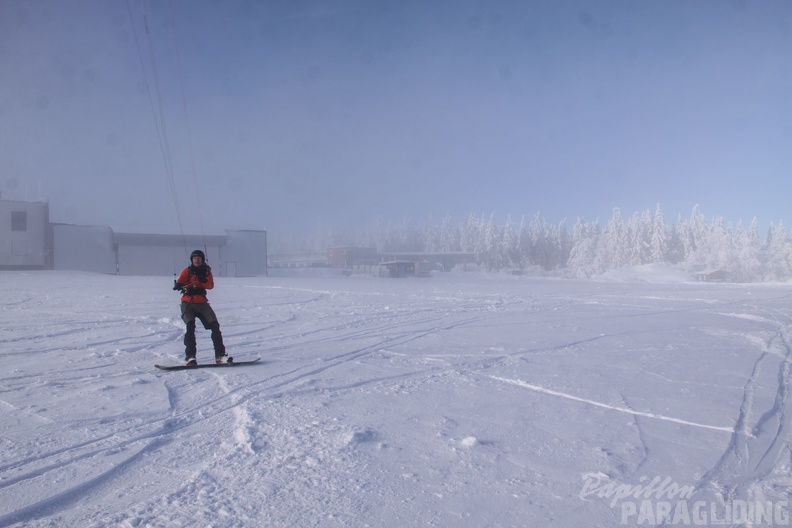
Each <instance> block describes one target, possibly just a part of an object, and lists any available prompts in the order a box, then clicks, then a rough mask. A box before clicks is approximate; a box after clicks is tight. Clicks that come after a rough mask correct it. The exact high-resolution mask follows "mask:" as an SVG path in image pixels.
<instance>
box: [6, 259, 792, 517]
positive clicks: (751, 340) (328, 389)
mask: <svg viewBox="0 0 792 528" xmlns="http://www.w3.org/2000/svg"><path fill="white" fill-rule="evenodd" d="M641 273H642V274H645V273H646V270H645V269H644V270H642V272H641ZM638 279H639V280H628V279H626V278H625V277H624V276H620V277H616V278H612V280H602V281H571V280H552V279H527V278H520V277H511V276H497V275H484V274H473V273H471V274H466V273H448V274H441V275H437V276H435V277H433V278H430V279H404V280H388V279H375V278H369V277H336V276H326V277H302V276H291V277H288V276H285V277H269V278H263V277H262V278H254V279H230V278H218V279H217V287H216V289H215V290H214V291H213V292H211V293H210V300H211V301H212V304H213V306H214V308H215V310H216V311H217V313H218V316H219V318H220V322H221V326H222V330H223V333H224V337H225V340H226V345H227V346H228V349H229V352H230V353H231V354H232V355H234V356H235V357H237V358H238V359H245V358H254V357H259V356H260V357H262V358H263V359H262V363H261V364H259V365H256V366H251V367H238V368H235V369H231V368H229V369H205V370H192V371H181V372H162V371H158V370H156V369H154V368H153V365H154V364H155V363H177V362H181V358H182V345H181V337H182V331H183V325H182V323H181V321H180V320H179V319H178V305H177V299H178V295H177V294H176V293H175V292H173V291H171V289H170V287H171V284H172V282H171V279H170V278H168V277H161V278H152V277H116V276H105V275H96V274H88V273H77V272H74V273H71V272H0V328H2V330H0V355H1V356H2V360H3V361H2V363H3V367H2V370H0V452H2V457H0V526H14V527H21V526H26V527H27V526H29V527H45V526H46V527H56V526H57V527H63V526H80V527H100V526H101V527H105V526H120V527H182V526H183V527H199V526H200V527H204V526H211V527H239V526H246V527H247V526H284V527H302V526H331V527H332V526H339V527H340V526H476V527H478V526H554V527H570V528H572V527H582V526H603V527H604V526H620V525H630V526H633V525H642V526H647V525H660V524H663V523H662V519H659V518H658V517H660V516H661V515H660V514H662V513H663V511H666V510H664V508H666V509H667V507H666V506H665V503H668V504H670V505H671V507H672V508H673V509H672V511H671V513H672V514H673V512H674V511H676V512H677V516H676V517H673V516H672V515H671V514H669V517H668V519H667V521H668V522H666V525H685V524H688V525H693V524H696V523H695V522H694V521H695V520H696V518H691V519H688V522H687V523H685V522H684V520H685V519H684V517H680V516H681V515H682V511H681V510H682V509H687V510H688V512H689V514H690V515H691V516H693V515H694V508H695V507H696V504H699V506H701V505H702V504H703V505H704V506H701V508H699V510H697V512H696V513H698V514H699V515H703V516H704V517H699V518H698V519H699V520H701V519H703V520H705V521H706V524H715V521H717V520H724V519H723V518H721V517H718V515H721V516H722V515H727V514H729V513H730V512H731V513H735V512H736V509H735V507H734V504H737V505H752V506H757V505H760V506H762V507H763V506H765V505H771V506H772V507H773V508H775V511H774V515H775V517H772V518H771V521H772V522H775V523H776V524H783V514H788V511H787V510H788V508H787V506H786V505H785V504H784V502H783V501H785V500H788V499H787V497H788V496H789V493H790V490H792V475H790V471H792V469H791V468H790V465H791V464H790V445H789V433H790V420H791V419H792V408H790V406H791V405H792V403H790V401H791V400H790V399H789V397H788V387H789V380H790V350H792V345H790V342H791V340H792V328H791V327H790V321H792V319H791V317H792V304H790V299H791V298H792V295H790V294H792V288H791V287H790V286H788V285H749V286H741V285H724V284H699V283H690V282H681V281H679V280H673V281H671V282H663V283H657V282H655V281H651V280H646V278H645V277H638ZM198 343H199V360H200V359H204V360H208V359H210V358H211V356H212V352H211V350H210V340H209V336H208V332H206V331H204V330H202V329H199V331H198ZM653 480H654V481H655V482H657V481H665V482H666V483H669V482H670V483H671V484H672V485H674V486H676V487H677V488H679V490H677V488H670V487H665V488H657V487H654V488H644V489H641V488H636V486H647V485H648V484H649V483H651V482H652V481H653ZM677 491H678V493H677ZM624 495H628V496H624ZM735 501H737V502H735ZM703 508H706V509H707V510H706V511H704V509H703ZM746 515H747V514H746ZM751 515H752V516H754V517H756V516H758V515H759V514H758V513H757V512H756V511H754V512H753V513H751ZM735 517H738V516H737V515H735ZM766 519H767V517H765V518H762V519H760V520H761V521H762V522H764V521H765V520H766ZM726 520H727V521H737V522H733V523H732V524H740V522H739V521H741V520H743V521H744V520H746V519H739V518H735V519H726ZM748 520H753V519H748ZM788 523H789V518H788V516H787V524H788ZM699 524H700V523H699ZM760 525H762V524H760Z"/></svg>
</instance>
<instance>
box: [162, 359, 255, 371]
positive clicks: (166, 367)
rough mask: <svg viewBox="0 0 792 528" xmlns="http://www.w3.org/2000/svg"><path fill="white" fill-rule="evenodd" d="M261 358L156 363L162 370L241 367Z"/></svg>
mask: <svg viewBox="0 0 792 528" xmlns="http://www.w3.org/2000/svg"><path fill="white" fill-rule="evenodd" d="M260 360H261V358H256V359H251V360H249V361H234V362H233V363H221V364H219V365H218V364H217V363H198V364H197V365H189V366H188V365H154V366H155V367H157V368H158V369H160V370H190V369H199V368H215V367H241V366H242V365H252V364H254V363H257V362H258V361H260Z"/></svg>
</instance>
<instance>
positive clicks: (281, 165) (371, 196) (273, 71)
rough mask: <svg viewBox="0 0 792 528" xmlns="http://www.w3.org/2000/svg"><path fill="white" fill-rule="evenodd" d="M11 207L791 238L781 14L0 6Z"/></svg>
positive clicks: (346, 4)
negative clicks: (784, 229) (712, 229)
mask: <svg viewBox="0 0 792 528" xmlns="http://www.w3.org/2000/svg"><path fill="white" fill-rule="evenodd" d="M144 14H145V15H146V18H147V19H148V32H147V31H146V29H145V25H144ZM161 137H162V138H164V139H162V140H161V139H160V138H161ZM166 160H167V161H166ZM171 183H172V184H173V188H174V189H175V192H174V191H173V190H172V188H171ZM0 191H1V192H2V196H3V197H4V198H9V199H31V200H38V199H46V200H48V201H49V202H50V205H51V217H52V220H53V221H56V222H70V223H85V224H102V225H113V226H126V227H137V228H149V227H151V228H155V227H156V228H158V229H160V228H172V229H175V230H178V229H179V218H178V216H177V210H178V211H180V213H181V221H182V224H183V225H184V227H185V228H189V229H193V228H197V227H199V226H200V224H201V223H203V225H204V226H205V227H210V228H263V227H266V228H269V229H271V230H272V229H277V230H283V229H286V228H287V227H288V226H292V225H297V226H309V227H310V226H313V225H315V224H316V223H317V221H318V220H319V219H321V220H323V221H325V222H327V223H329V224H331V225H348V224H352V223H355V222H367V221H369V220H371V219H373V218H374V217H376V216H378V215H383V216H384V217H386V218H388V219H393V220H400V219H402V218H404V217H407V216H409V217H410V218H412V219H413V220H415V221H416V222H422V221H423V220H425V219H426V218H428V216H429V215H430V214H432V215H433V216H434V217H435V218H436V219H440V218H442V217H443V216H444V215H445V214H446V213H450V214H451V215H452V216H453V217H454V218H455V219H459V220H460V221H461V220H462V219H463V218H464V217H466V216H467V215H468V214H469V213H472V212H475V213H486V214H489V213H491V212H495V213H496V215H498V216H500V217H501V218H503V219H505V216H506V215H507V214H512V215H513V216H515V217H517V218H519V217H520V216H522V215H526V216H528V217H532V216H533V215H534V214H535V213H536V212H537V211H538V212H541V213H542V215H543V216H544V217H545V218H546V219H547V220H549V221H551V222H557V221H560V220H562V219H564V218H567V219H568V222H569V225H570V226H571V224H572V223H574V220H575V219H576V218H577V217H582V218H584V219H586V220H594V219H595V218H599V219H600V220H601V221H603V222H606V221H607V220H608V219H609V218H610V216H611V209H612V208H613V207H620V208H621V209H622V211H623V214H625V215H629V214H631V213H632V212H634V211H644V210H646V209H650V210H652V211H654V208H655V205H656V204H657V203H658V202H659V203H660V204H662V206H663V208H664V210H665V213H666V217H667V220H668V221H670V222H674V221H675V220H676V217H677V214H678V213H680V212H681V213H683V214H684V215H685V216H687V215H689V213H690V211H691V209H692V207H693V205H695V204H700V206H701V210H702V212H703V213H704V214H705V215H706V216H708V217H712V216H715V215H721V216H723V217H724V218H726V219H727V220H730V221H737V220H740V219H743V220H744V221H745V222H746V223H747V222H749V221H750V220H751V219H752V218H753V217H754V216H756V217H757V218H758V219H759V220H760V222H762V223H763V224H767V223H769V222H770V221H776V222H777V221H779V220H783V221H785V223H786V224H788V225H789V224H790V222H792V215H790V214H789V211H790V201H792V2H790V1H789V0H761V1H760V0H756V1H753V0H745V1H742V0H712V1H695V0H679V1H674V0H643V1H635V0H614V1H605V0H602V1H588V2H586V1H564V0H547V1H532V0H524V1H518V0H513V1H498V0H486V1H484V0H482V1H448V0H442V1H441V0H437V1H431V0H420V1H419V0H413V1H411V0H406V1H405V0H400V1H392V0H391V1H376V0H350V1H342V0H338V1H318V0H317V1H312V0H307V1H299V0H294V1H292V0H280V1H259V0H224V1H221V0H216V1H209V0H144V1H141V0H128V1H127V0H79V1H74V2H71V1H70V2H66V1H63V0H0ZM177 203H178V209H177Z"/></svg>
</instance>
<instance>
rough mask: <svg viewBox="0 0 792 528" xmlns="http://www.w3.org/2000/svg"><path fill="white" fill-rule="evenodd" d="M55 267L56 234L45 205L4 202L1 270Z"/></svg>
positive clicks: (0, 213) (1, 203) (0, 218)
mask: <svg viewBox="0 0 792 528" xmlns="http://www.w3.org/2000/svg"><path fill="white" fill-rule="evenodd" d="M51 267H52V231H51V229H50V223H49V206H48V205H47V203H45V202H21V201H17V200H0V269H49V268H51Z"/></svg>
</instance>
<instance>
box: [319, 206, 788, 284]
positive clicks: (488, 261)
mask: <svg viewBox="0 0 792 528" xmlns="http://www.w3.org/2000/svg"><path fill="white" fill-rule="evenodd" d="M314 244H315V245H316V246H317V249H320V247H323V248H327V247H329V246H332V245H355V246H376V247H377V249H378V250H379V251H380V252H407V251H416V252H431V253H451V252H465V253H471V254H473V255H474V258H475V261H476V263H477V264H478V265H479V266H481V267H482V268H483V269H486V270H488V271H504V270H520V271H523V272H526V271H527V272H530V271H537V272H554V273H557V274H562V275H564V276H568V277H580V278H582V277H591V276H595V275H599V274H602V273H604V272H606V271H608V270H613V269H618V268H622V267H626V266H636V265H641V264H650V263H665V264H672V265H677V266H679V267H681V268H682V269H684V270H686V271H688V272H690V273H707V272H711V271H719V272H721V273H723V274H724V275H725V276H726V277H727V280H733V281H735V282H756V281H784V280H789V279H792V240H790V237H789V235H788V234H787V230H786V228H785V226H784V224H783V222H779V223H778V224H771V225H770V228H769V230H768V232H767V234H766V236H765V237H764V239H763V238H762V237H761V235H760V233H759V228H758V223H757V221H756V219H754V220H753V221H752V222H751V223H750V224H749V225H748V226H745V225H743V223H742V221H740V222H738V223H737V224H732V223H727V222H726V221H724V219H723V218H722V217H714V218H712V219H707V218H706V217H705V216H704V215H703V214H702V213H701V211H700V210H699V207H698V206H695V207H694V208H693V211H692V213H691V214H690V217H688V218H682V217H681V215H680V217H679V218H678V219H677V221H676V223H669V222H667V221H666V219H665V215H664V213H663V209H662V207H661V206H660V205H658V206H657V208H656V209H655V211H654V213H653V212H651V211H649V210H647V211H645V212H643V213H637V212H636V213H633V214H632V215H631V216H630V217H629V218H625V217H623V216H622V213H621V211H620V209H618V208H615V209H613V214H612V216H611V218H610V220H609V221H608V222H607V224H605V225H601V224H600V222H599V221H598V220H595V221H593V222H587V221H585V220H583V219H578V220H577V221H576V222H575V223H574V225H572V226H571V229H570V228H569V227H568V226H567V223H566V221H562V222H560V223H557V224H553V223H549V222H548V221H547V220H545V218H544V217H543V216H542V215H541V214H540V213H537V214H536V215H535V216H534V217H533V218H531V219H530V220H529V219H527V218H525V217H522V218H520V220H519V221H518V222H517V221H515V220H514V218H513V217H512V216H507V217H506V218H505V220H504V221H498V218H497V217H496V215H495V214H494V213H493V214H489V215H483V214H482V215H480V214H470V215H469V216H468V217H467V218H466V219H464V220H463V221H461V222H459V221H454V220H453V219H452V218H451V216H450V215H446V216H445V217H444V218H443V219H442V220H440V221H436V220H434V219H433V218H432V217H430V218H429V219H428V220H427V221H425V222H422V223H414V222H412V221H411V220H409V219H404V220H401V221H399V222H389V221H386V220H384V219H381V218H380V219H378V220H376V221H374V222H371V223H370V224H369V225H367V226H365V227H363V228H362V229H359V230H358V231H357V232H355V233H348V232H346V233H342V232H336V231H326V230H319V231H318V232H317V236H316V240H315V241H314ZM320 250H321V249H320Z"/></svg>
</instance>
